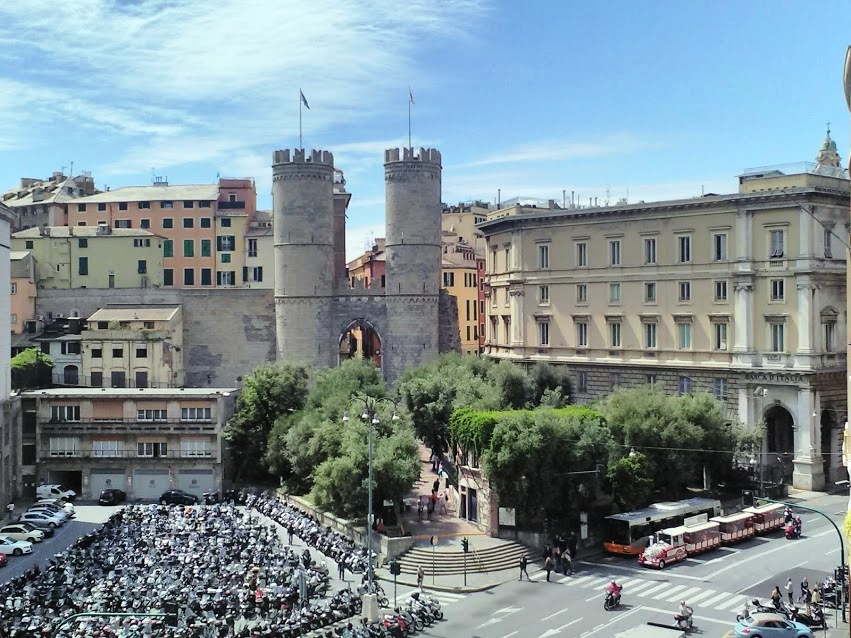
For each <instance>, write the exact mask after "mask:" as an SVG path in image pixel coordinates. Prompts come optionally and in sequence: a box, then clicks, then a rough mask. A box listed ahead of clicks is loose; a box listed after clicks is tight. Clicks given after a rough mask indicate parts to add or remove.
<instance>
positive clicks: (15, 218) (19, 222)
mask: <svg viewBox="0 0 851 638" xmlns="http://www.w3.org/2000/svg"><path fill="white" fill-rule="evenodd" d="M96 192H97V189H96V188H95V182H94V180H93V179H92V175H91V173H88V172H84V173H82V174H80V175H77V176H74V177H69V176H67V175H65V174H64V172H63V171H56V172H54V173H53V174H52V175H51V176H50V177H48V178H47V179H36V178H32V177H22V178H21V181H20V184H19V185H18V186H16V187H15V188H11V189H9V190H7V191H6V192H4V193H3V194H2V195H0V202H2V203H3V204H4V205H6V206H7V207H8V208H9V210H11V211H12V224H11V228H12V231H13V232H14V231H18V230H23V229H25V228H32V227H33V226H45V225H46V226H66V225H67V224H68V207H69V205H70V204H72V202H73V201H74V200H76V199H78V198H80V197H86V196H87V195H93V194H94V193H96Z"/></svg>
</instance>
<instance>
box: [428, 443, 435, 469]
mask: <svg viewBox="0 0 851 638" xmlns="http://www.w3.org/2000/svg"><path fill="white" fill-rule="evenodd" d="M429 461H430V462H431V471H432V472H437V454H436V453H435V451H434V448H432V449H431V458H430V459H429Z"/></svg>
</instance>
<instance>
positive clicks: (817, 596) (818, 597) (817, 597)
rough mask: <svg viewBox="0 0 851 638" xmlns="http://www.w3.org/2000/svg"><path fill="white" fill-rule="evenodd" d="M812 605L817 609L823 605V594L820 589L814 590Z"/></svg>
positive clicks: (811, 599)
mask: <svg viewBox="0 0 851 638" xmlns="http://www.w3.org/2000/svg"><path fill="white" fill-rule="evenodd" d="M810 604H812V605H813V606H815V607H818V606H819V605H820V604H821V592H820V591H819V588H818V587H816V588H815V589H813V594H812V597H811V598H810Z"/></svg>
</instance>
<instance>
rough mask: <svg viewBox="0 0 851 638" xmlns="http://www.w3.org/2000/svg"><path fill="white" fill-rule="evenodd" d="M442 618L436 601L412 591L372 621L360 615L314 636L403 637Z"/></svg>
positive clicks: (321, 637)
mask: <svg viewBox="0 0 851 638" xmlns="http://www.w3.org/2000/svg"><path fill="white" fill-rule="evenodd" d="M442 619H443V612H442V611H441V609H440V601H439V600H437V599H436V598H429V597H423V596H421V595H420V593H419V592H415V593H414V594H413V595H412V597H411V599H410V600H409V601H408V602H407V604H405V605H402V606H398V607H396V608H395V609H394V610H393V611H392V612H391V613H385V614H384V615H383V616H382V617H381V618H380V619H379V620H378V621H377V622H375V623H369V622H367V620H366V619H365V618H363V619H361V620H360V622H358V623H353V622H349V623H347V624H346V625H345V626H343V625H340V626H338V627H335V628H334V629H326V630H325V631H322V632H320V633H319V634H318V637H317V638H406V637H407V636H411V635H413V634H414V633H416V632H418V631H422V630H423V629H424V628H426V627H429V626H431V625H432V624H433V623H435V622H437V621H438V620H442ZM314 635H316V634H314Z"/></svg>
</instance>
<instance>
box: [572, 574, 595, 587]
mask: <svg viewBox="0 0 851 638" xmlns="http://www.w3.org/2000/svg"><path fill="white" fill-rule="evenodd" d="M596 578H597V576H580V577H579V578H574V579H573V580H571V581H570V582H569V583H568V584H567V585H568V587H570V586H572V585H579V584H581V583H587V582H589V581H592V580H594V579H596Z"/></svg>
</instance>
